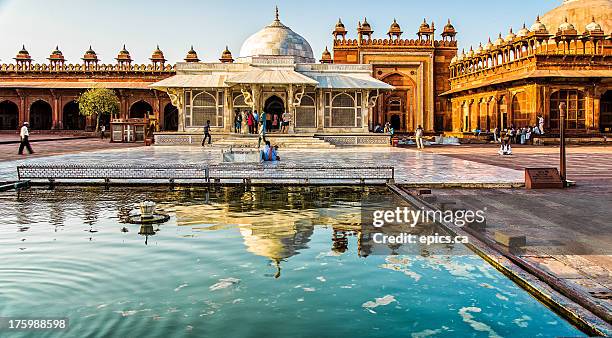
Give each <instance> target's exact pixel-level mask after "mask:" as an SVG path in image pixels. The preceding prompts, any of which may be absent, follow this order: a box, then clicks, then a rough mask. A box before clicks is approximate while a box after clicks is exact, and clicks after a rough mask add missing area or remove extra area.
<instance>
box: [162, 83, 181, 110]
mask: <svg viewBox="0 0 612 338" xmlns="http://www.w3.org/2000/svg"><path fill="white" fill-rule="evenodd" d="M166 93H167V94H168V96H169V97H170V102H171V103H172V105H173V106H175V107H176V108H177V109H179V110H181V109H183V107H184V106H185V96H184V95H183V90H181V89H176V88H167V89H166Z"/></svg>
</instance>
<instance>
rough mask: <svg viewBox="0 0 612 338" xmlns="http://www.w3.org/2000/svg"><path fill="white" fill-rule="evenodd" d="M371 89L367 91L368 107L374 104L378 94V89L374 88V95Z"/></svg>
mask: <svg viewBox="0 0 612 338" xmlns="http://www.w3.org/2000/svg"><path fill="white" fill-rule="evenodd" d="M372 92H373V91H370V92H368V108H373V107H374V106H376V100H378V97H379V96H380V90H378V89H376V95H372Z"/></svg>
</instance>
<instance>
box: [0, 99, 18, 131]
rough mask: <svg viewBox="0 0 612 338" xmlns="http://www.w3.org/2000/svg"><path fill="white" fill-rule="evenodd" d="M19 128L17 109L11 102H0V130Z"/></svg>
mask: <svg viewBox="0 0 612 338" xmlns="http://www.w3.org/2000/svg"><path fill="white" fill-rule="evenodd" d="M18 127H19V108H18V107H17V105H16V104H15V103H14V102H12V101H8V100H7V101H3V102H0V130H15V129H17V128H18Z"/></svg>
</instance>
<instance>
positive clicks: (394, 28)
mask: <svg viewBox="0 0 612 338" xmlns="http://www.w3.org/2000/svg"><path fill="white" fill-rule="evenodd" d="M392 33H396V34H401V33H403V32H402V28H401V27H400V25H399V24H398V23H397V21H396V20H395V18H393V22H392V23H391V27H389V34H392Z"/></svg>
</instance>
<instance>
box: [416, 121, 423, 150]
mask: <svg viewBox="0 0 612 338" xmlns="http://www.w3.org/2000/svg"><path fill="white" fill-rule="evenodd" d="M414 136H415V138H416V144H417V148H418V149H419V150H421V149H425V146H424V145H423V128H421V125H418V126H417V129H416V130H415V132H414Z"/></svg>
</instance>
